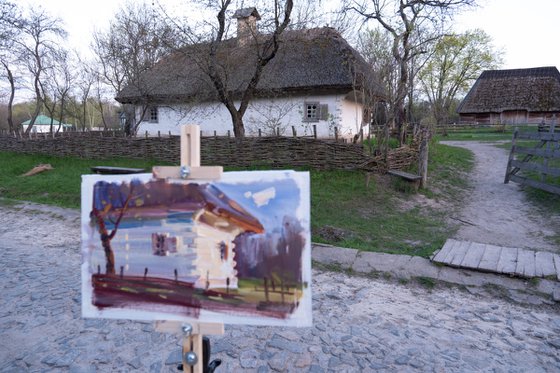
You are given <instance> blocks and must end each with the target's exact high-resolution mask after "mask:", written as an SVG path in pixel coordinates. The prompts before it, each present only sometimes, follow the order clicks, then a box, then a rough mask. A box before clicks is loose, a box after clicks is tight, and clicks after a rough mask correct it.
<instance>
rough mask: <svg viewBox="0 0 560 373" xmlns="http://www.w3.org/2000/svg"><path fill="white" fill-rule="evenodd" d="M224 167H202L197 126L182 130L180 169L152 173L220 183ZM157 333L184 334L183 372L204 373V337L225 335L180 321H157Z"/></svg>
mask: <svg viewBox="0 0 560 373" xmlns="http://www.w3.org/2000/svg"><path fill="white" fill-rule="evenodd" d="M222 172H223V167H222V166H211V167H201V166H200V127H199V126H198V125H196V124H188V125H183V126H181V166H180V167H176V166H171V167H169V166H154V167H153V168H152V173H153V176H154V178H157V179H173V180H177V179H178V180H183V181H186V180H193V179H204V180H218V179H220V177H221V176H222ZM155 329H156V331H158V332H161V333H183V354H182V360H183V371H184V372H189V373H202V371H203V369H204V367H203V352H202V337H203V336H204V335H205V334H206V335H222V334H224V324H223V323H201V322H198V321H196V320H193V321H192V322H188V323H184V322H178V321H158V322H156V326H155Z"/></svg>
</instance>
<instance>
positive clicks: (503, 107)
mask: <svg viewBox="0 0 560 373" xmlns="http://www.w3.org/2000/svg"><path fill="white" fill-rule="evenodd" d="M457 112H458V113H459V115H460V118H461V119H460V122H461V124H540V123H543V122H544V123H546V124H550V123H551V122H552V121H553V120H555V117H556V118H559V119H560V73H559V72H558V69H557V68H556V67H554V66H550V67H537V68H530V69H511V70H487V71H484V72H483V73H482V74H481V75H480V77H479V78H478V79H477V81H476V82H475V83H474V85H473V87H472V88H471V90H470V91H469V93H468V94H467V96H466V97H465V98H464V100H463V101H462V102H461V104H460V105H459V107H458V108H457Z"/></svg>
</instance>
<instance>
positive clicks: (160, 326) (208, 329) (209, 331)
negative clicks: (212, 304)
mask: <svg viewBox="0 0 560 373" xmlns="http://www.w3.org/2000/svg"><path fill="white" fill-rule="evenodd" d="M185 324H190V326H191V327H192V334H204V335H223V334H224V324H222V323H209V322H198V321H193V322H182V321H156V322H155V330H156V331H158V332H159V333H175V334H179V333H183V325H185Z"/></svg>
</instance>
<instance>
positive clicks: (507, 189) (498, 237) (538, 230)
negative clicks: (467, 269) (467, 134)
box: [442, 141, 560, 252]
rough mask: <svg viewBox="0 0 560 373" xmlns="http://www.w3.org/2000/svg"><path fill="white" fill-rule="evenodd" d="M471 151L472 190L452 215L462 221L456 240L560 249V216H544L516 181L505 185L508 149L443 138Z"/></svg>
mask: <svg viewBox="0 0 560 373" xmlns="http://www.w3.org/2000/svg"><path fill="white" fill-rule="evenodd" d="M442 143H443V144H446V145H452V146H458V147H462V148H466V149H469V150H471V151H472V152H473V153H474V156H475V166H474V169H473V172H472V173H471V177H472V182H473V187H474V189H473V191H472V193H471V195H470V197H469V198H468V200H467V201H468V202H467V204H466V205H465V206H464V207H463V208H462V209H461V212H460V213H459V216H455V217H454V218H455V219H457V221H458V222H459V223H460V224H461V227H460V229H459V231H458V232H457V235H456V237H455V238H456V239H460V240H469V241H474V242H480V243H486V244H493V245H499V246H508V247H517V248H530V249H539V250H546V251H554V252H560V247H558V245H557V244H554V241H553V236H558V235H559V234H560V216H559V215H557V214H556V215H554V216H544V215H543V213H542V212H541V211H539V210H538V209H537V208H536V207H534V206H532V205H531V204H530V202H529V201H528V200H527V199H526V198H525V194H524V193H523V191H522V190H521V189H520V187H519V186H518V185H517V184H515V183H509V184H504V175H505V169H506V165H507V160H508V154H509V153H508V152H507V151H506V150H505V149H501V148H498V147H496V146H495V145H496V144H493V143H478V142H471V141H445V142H442Z"/></svg>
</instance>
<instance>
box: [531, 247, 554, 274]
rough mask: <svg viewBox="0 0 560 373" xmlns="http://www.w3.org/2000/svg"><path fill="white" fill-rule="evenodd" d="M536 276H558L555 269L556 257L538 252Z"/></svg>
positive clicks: (544, 252)
mask: <svg viewBox="0 0 560 373" xmlns="http://www.w3.org/2000/svg"><path fill="white" fill-rule="evenodd" d="M535 276H538V277H547V276H556V268H554V256H553V254H552V253H549V252H547V251H538V252H537V253H536V254H535Z"/></svg>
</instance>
